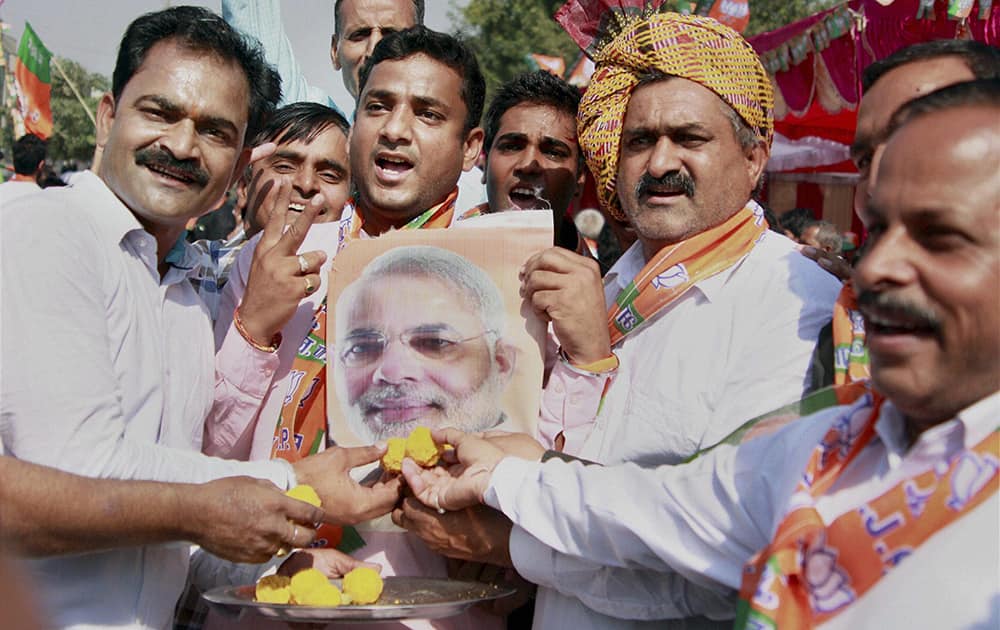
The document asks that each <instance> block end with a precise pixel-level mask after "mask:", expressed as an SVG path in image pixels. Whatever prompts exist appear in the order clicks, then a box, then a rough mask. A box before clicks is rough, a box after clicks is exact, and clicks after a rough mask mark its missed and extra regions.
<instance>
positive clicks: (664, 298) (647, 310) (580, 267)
mask: <svg viewBox="0 0 1000 630" xmlns="http://www.w3.org/2000/svg"><path fill="white" fill-rule="evenodd" d="M557 19H558V16H557ZM569 19H574V18H573V17H572V16H570V17H569ZM564 23H565V21H564ZM603 23H604V24H605V25H606V26H607V25H611V26H612V27H613V28H612V31H613V34H612V35H610V36H604V37H598V38H597V44H596V45H595V46H593V47H591V50H590V52H591V53H592V56H593V58H594V61H595V64H596V69H595V72H594V74H593V77H592V78H591V83H590V86H589V88H588V89H587V92H586V94H584V96H583V100H582V101H581V104H580V110H579V116H578V121H577V122H578V131H579V138H580V146H581V149H582V151H583V153H584V155H585V156H586V159H587V164H588V166H589V167H590V169H591V171H592V172H593V174H594V176H595V177H596V179H597V189H598V196H599V198H600V200H601V204H602V205H603V206H604V209H605V210H606V211H607V212H609V213H610V214H612V215H613V216H615V217H617V218H618V219H621V220H623V221H626V222H627V223H628V224H629V226H630V227H631V229H633V230H634V231H635V233H636V235H637V237H638V240H637V242H636V243H635V245H633V246H632V248H631V249H629V250H628V251H627V252H626V253H625V254H624V255H623V256H622V258H621V259H620V260H619V261H618V262H617V263H616V264H615V266H614V267H613V268H612V269H611V270H610V271H609V273H608V274H607V275H606V276H605V279H604V281H603V284H602V282H601V278H600V276H599V272H598V268H597V265H596V264H595V263H594V262H593V261H591V260H588V259H586V258H583V257H580V256H577V255H575V254H573V253H571V252H568V251H566V250H559V249H551V250H548V251H545V252H543V253H541V254H539V255H538V256H536V257H535V258H533V259H532V260H530V261H529V262H528V263H527V265H526V266H525V269H524V271H523V276H522V277H523V294H524V295H525V296H526V298H527V299H528V300H529V301H530V303H531V304H532V305H533V307H534V308H535V309H537V310H538V311H539V312H541V313H542V314H543V315H544V316H545V317H547V318H548V319H549V320H550V321H551V322H552V325H553V329H554V331H555V334H556V336H557V337H558V339H559V342H560V344H561V349H560V353H559V355H560V358H561V361H560V362H559V363H558V364H557V365H556V367H555V368H554V369H553V372H552V374H551V377H550V379H549V382H548V384H547V387H546V390H545V394H544V398H543V403H542V412H541V418H540V421H539V429H540V434H541V436H540V437H541V441H542V443H543V444H544V445H545V446H546V447H550V448H557V449H562V450H564V451H565V452H567V453H569V454H572V455H578V456H581V457H583V458H586V459H589V460H593V461H597V462H600V463H603V464H619V463H623V462H636V463H639V464H641V465H644V466H651V465H660V464H676V463H680V462H682V461H684V460H686V459H687V458H689V457H691V456H692V455H695V454H696V453H698V452H699V451H701V450H703V449H705V448H708V447H710V446H712V445H715V444H717V443H718V442H720V441H721V440H722V439H723V438H725V437H726V436H727V435H729V434H730V433H732V432H733V431H734V430H736V429H737V428H738V427H740V426H741V425H742V424H743V423H744V422H745V421H746V420H749V419H751V418H754V417H756V416H758V415H760V414H762V413H764V412H767V411H769V410H771V409H774V408H776V407H779V406H781V405H783V404H786V403H789V402H792V401H796V400H798V399H799V398H801V396H802V394H803V391H804V387H805V385H806V384H807V383H808V372H809V364H810V355H811V353H812V351H813V348H814V346H815V342H816V338H817V335H818V332H819V330H820V328H821V327H823V326H824V325H825V324H826V323H827V322H828V321H829V320H830V314H831V312H832V307H833V303H834V300H835V299H836V297H837V292H838V291H839V289H840V283H839V282H837V281H836V280H835V279H834V278H832V277H830V275H829V274H827V273H826V272H824V271H823V270H822V269H820V268H819V267H818V266H817V265H816V264H815V263H814V262H812V261H811V260H808V259H806V258H805V257H803V256H802V255H801V254H799V253H798V251H797V250H796V249H795V246H794V244H793V243H792V242H791V241H789V240H788V239H786V238H784V237H783V236H780V235H778V234H777V233H774V232H770V231H768V229H767V223H766V221H765V220H764V217H763V210H762V208H761V207H760V206H759V205H758V204H757V203H756V202H755V201H754V200H753V198H752V195H753V193H754V191H755V190H756V189H757V187H758V185H759V184H760V181H761V178H762V176H763V172H764V165H765V163H766V162H767V159H768V155H769V152H770V146H771V137H772V134H773V118H772V112H771V108H772V103H773V94H772V88H771V83H770V80H769V79H768V76H767V74H766V73H765V71H764V68H763V67H762V66H761V63H760V61H759V59H758V58H757V55H756V53H755V52H754V51H753V49H752V48H751V47H750V44H749V43H747V42H746V40H744V39H743V38H742V37H741V36H740V35H739V34H738V33H736V32H735V31H733V30H732V29H730V28H728V27H726V26H723V25H722V24H719V23H718V22H716V21H715V20H712V19H710V18H704V17H697V16H684V15H680V14H677V13H655V14H653V15H645V16H634V15H632V16H629V15H624V16H622V15H619V16H617V19H611V20H608V19H607V16H605V19H604V20H603ZM570 30H572V29H570ZM636 499H637V500H642V498H641V497H636ZM509 546H510V556H511V559H512V561H513V564H514V566H515V567H516V568H517V569H518V571H519V572H520V573H521V574H522V575H523V576H524V577H525V578H527V579H529V580H531V581H534V582H536V583H538V584H540V585H541V586H542V587H551V588H542V589H540V594H539V597H538V600H537V607H536V613H535V627H536V628H573V629H574V630H580V629H581V628H634V627H642V626H643V625H644V624H645V623H649V624H651V625H655V627H658V628H661V627H663V626H664V624H665V622H664V619H669V618H683V617H690V616H692V615H699V614H700V615H709V616H712V617H716V618H717V617H724V616H728V617H729V618H731V617H732V614H733V611H734V610H735V593H732V592H725V591H711V590H701V589H698V588H697V587H694V586H692V585H684V587H683V588H678V589H670V587H669V586H667V585H659V586H657V585H655V584H653V583H652V582H649V581H646V582H649V583H645V582H643V581H642V580H638V583H640V584H644V587H645V588H646V590H647V591H649V590H660V589H667V590H668V591H669V595H665V596H664V597H661V598H652V599H655V600H656V601H657V605H656V606H655V607H649V606H642V605H639V604H638V603H637V602H639V601H642V600H643V598H642V597H640V596H639V595H638V594H637V593H635V592H632V593H624V592H620V591H621V590H624V586H623V585H624V584H626V583H627V584H629V588H634V587H635V582H636V581H629V582H616V583H610V582H606V581H602V580H593V581H592V582H591V585H590V586H589V587H587V588H585V589H584V591H585V592H586V595H583V596H579V590H578V589H576V588H575V587H574V588H571V589H567V588H566V584H567V583H568V582H571V581H572V582H580V581H585V580H591V578H592V577H593V576H589V577H588V576H584V575H582V574H580V575H574V574H572V572H569V573H566V572H562V571H560V567H559V566H558V564H557V562H556V561H555V559H554V556H553V555H552V554H551V553H549V552H548V551H547V550H546V548H545V547H544V546H542V545H540V544H539V543H538V541H537V540H535V539H534V538H532V537H531V536H529V535H527V534H525V532H524V531H523V530H521V529H520V528H518V527H514V528H513V531H512V534H511V537H510V540H509ZM616 586H617V590H616ZM568 592H575V593H577V596H569V595H564V594H563V593H568ZM612 594H614V597H612ZM602 602H603V603H602ZM588 606H589V607H591V608H600V609H601V610H602V612H605V613H610V614H613V615H614V616H615V617H623V618H628V619H633V620H634V619H643V620H646V621H644V622H640V621H631V620H625V619H613V618H611V617H607V616H604V615H602V614H598V613H597V612H595V611H594V610H591V609H590V608H588ZM690 622H691V620H688V623H690ZM697 623H698V624H699V625H712V622H710V621H709V620H708V619H706V618H705V617H700V618H699V619H698V622H697ZM728 623H731V622H727V624H728Z"/></svg>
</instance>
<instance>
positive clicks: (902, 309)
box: [858, 289, 941, 333]
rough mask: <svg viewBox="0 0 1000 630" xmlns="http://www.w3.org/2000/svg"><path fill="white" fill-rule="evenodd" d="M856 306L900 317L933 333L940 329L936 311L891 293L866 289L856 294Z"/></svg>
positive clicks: (888, 315)
mask: <svg viewBox="0 0 1000 630" xmlns="http://www.w3.org/2000/svg"><path fill="white" fill-rule="evenodd" d="M858 306H859V307H861V308H862V310H864V309H874V310H876V311H878V312H879V313H880V314H883V315H885V316H887V317H893V316H898V317H901V318H903V319H906V320H908V321H910V322H913V323H914V324H917V325H918V326H921V327H924V328H928V329H930V330H931V331H933V332H935V333H937V332H938V331H940V330H941V319H940V318H939V317H938V316H937V314H936V313H934V312H933V311H931V310H930V309H928V308H924V307H922V306H917V305H916V304H913V303H912V302H908V301H906V300H903V299H901V298H899V297H897V296H896V295H893V294H891V293H885V292H882V291H874V290H872V289H866V290H864V291H862V292H861V293H860V294H859V295H858Z"/></svg>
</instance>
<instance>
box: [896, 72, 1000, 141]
mask: <svg viewBox="0 0 1000 630" xmlns="http://www.w3.org/2000/svg"><path fill="white" fill-rule="evenodd" d="M955 107H993V108H995V109H1000V79H997V78H991V79H978V80H976V81H965V82H963V83H956V84H954V85H949V86H946V87H943V88H941V89H940V90H935V91H934V92H930V93H928V94H924V95H923V96H921V97H919V98H915V99H913V100H912V101H909V102H907V103H904V104H903V105H901V106H900V108H899V109H898V110H896V113H895V114H893V115H892V119H890V121H889V129H888V131H887V134H886V135H887V136H888V135H891V134H892V133H893V132H894V131H896V130H897V129H899V128H900V127H902V126H903V125H905V124H906V123H907V122H909V121H911V120H913V119H914V118H919V117H921V116H926V115H927V114H933V113H935V112H940V111H944V110H947V109H953V108H955Z"/></svg>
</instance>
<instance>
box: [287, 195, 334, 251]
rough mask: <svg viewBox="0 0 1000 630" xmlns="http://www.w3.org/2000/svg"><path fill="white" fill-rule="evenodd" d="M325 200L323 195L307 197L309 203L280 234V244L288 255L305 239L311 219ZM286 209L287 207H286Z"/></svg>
mask: <svg viewBox="0 0 1000 630" xmlns="http://www.w3.org/2000/svg"><path fill="white" fill-rule="evenodd" d="M325 203H326V201H325V200H324V199H323V195H313V197H312V198H311V199H309V203H307V204H306V207H305V208H304V209H303V210H302V212H300V213H298V216H297V217H295V220H294V221H292V224H291V225H290V226H289V227H288V229H287V230H285V232H284V234H282V236H281V246H282V247H283V248H284V251H286V252H287V253H288V255H292V254H294V253H295V252H297V251H299V246H300V245H302V241H304V240H305V238H306V234H308V233H309V228H310V227H312V224H313V221H315V220H316V217H317V216H319V213H320V211H321V210H322V209H323V205H324V204H325ZM286 209H287V208H286Z"/></svg>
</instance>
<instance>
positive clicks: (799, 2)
mask: <svg viewBox="0 0 1000 630" xmlns="http://www.w3.org/2000/svg"><path fill="white" fill-rule="evenodd" d="M668 1H673V0H668ZM843 1H845V0H750V25H749V26H748V27H747V30H746V33H745V35H747V36H748V37H749V36H751V35H755V34H757V33H762V32H765V31H770V30H774V29H776V28H780V27H782V26H784V25H786V24H790V23H792V22H794V21H796V20H800V19H802V18H804V17H807V16H809V15H812V14H813V13H817V12H819V11H822V10H824V9H828V8H830V7H831V6H834V5H835V4H838V2H843ZM564 2H565V0H469V2H468V4H466V6H465V7H464V8H462V7H456V5H455V4H454V1H453V4H452V13H451V17H452V21H453V23H454V24H455V25H456V28H455V30H456V34H457V35H460V36H462V37H463V38H464V39H465V41H466V42H468V44H469V45H470V46H471V47H472V49H473V50H474V51H475V53H476V56H477V57H478V59H479V64H480V66H481V67H482V70H483V76H485V77H486V93H487V96H486V98H487V103H489V99H490V98H491V97H492V95H493V92H494V91H495V90H496V88H497V86H499V85H501V84H502V83H504V82H505V81H509V80H510V79H512V78H514V77H515V76H517V75H518V74H520V73H522V72H527V71H528V70H530V69H532V66H531V64H530V63H529V61H528V60H527V55H529V54H531V53H541V54H545V55H555V56H561V57H562V58H563V59H564V60H565V61H566V68H567V71H568V70H569V68H571V67H572V65H573V64H574V63H575V62H576V60H577V59H578V57H579V54H580V49H579V48H577V46H576V44H575V43H574V42H573V40H571V39H570V38H569V36H568V35H567V34H566V33H565V32H564V31H563V30H562V27H560V26H559V25H558V24H557V23H556V22H555V20H553V19H552V15H553V14H554V13H555V12H556V10H557V9H558V8H559V7H560V6H562V5H563V4H564ZM694 4H696V5H697V4H698V3H694Z"/></svg>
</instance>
